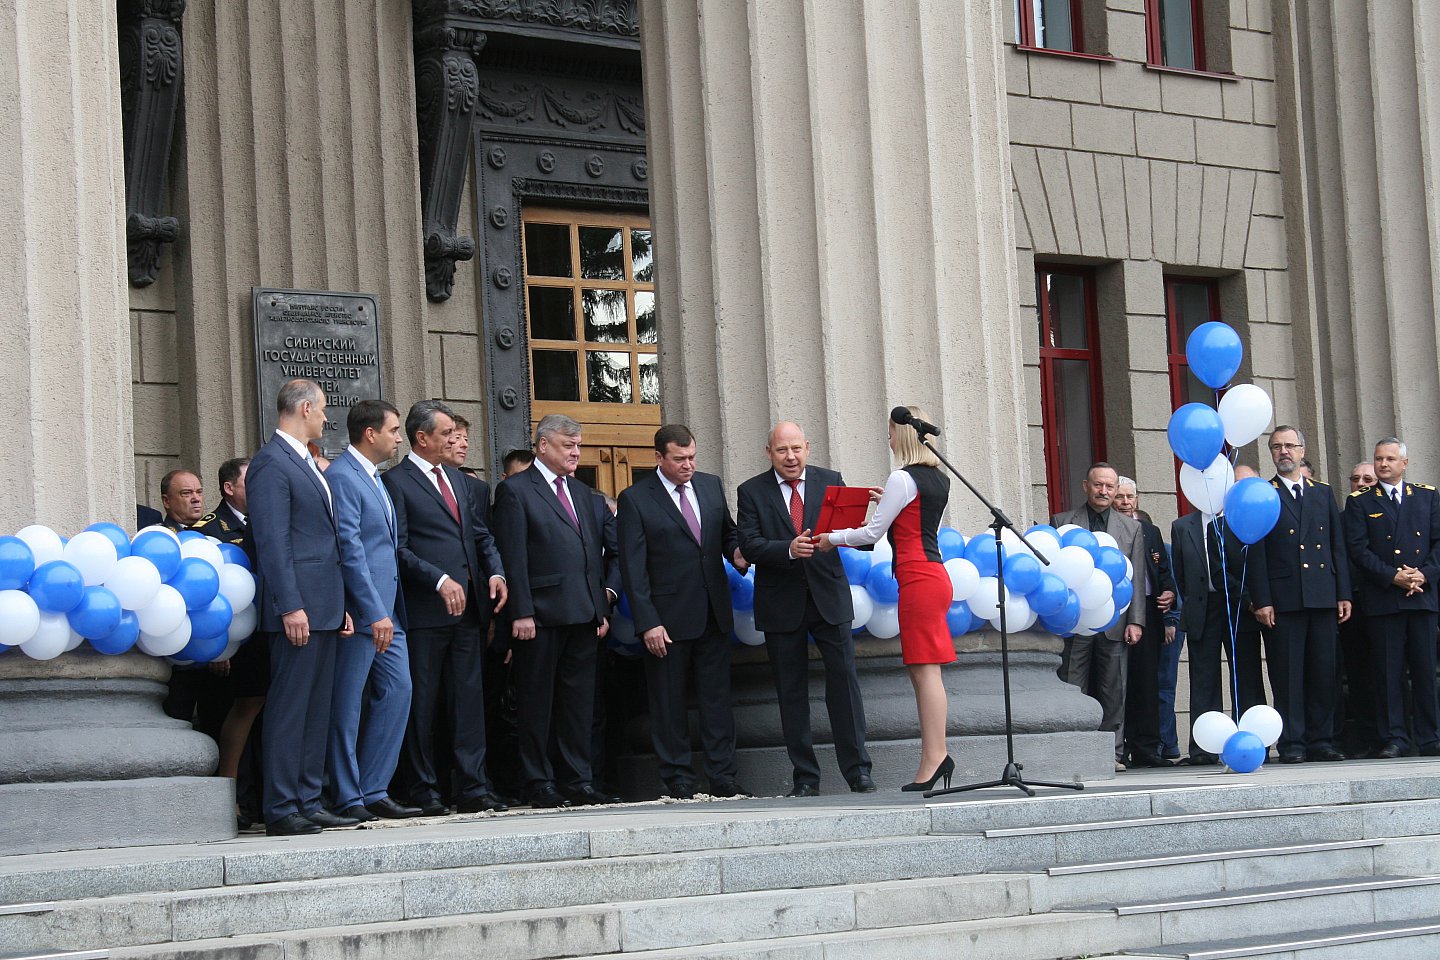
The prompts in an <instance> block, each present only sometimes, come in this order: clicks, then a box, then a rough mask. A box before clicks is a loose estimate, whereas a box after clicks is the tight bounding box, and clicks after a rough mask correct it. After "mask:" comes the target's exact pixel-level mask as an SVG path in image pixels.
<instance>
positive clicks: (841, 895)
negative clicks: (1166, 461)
mask: <svg viewBox="0 0 1440 960" xmlns="http://www.w3.org/2000/svg"><path fill="white" fill-rule="evenodd" d="M1312 769H1318V768H1312ZM1330 769H1332V770H1333V771H1334V773H1335V775H1339V776H1348V777H1350V778H1351V779H1342V780H1337V781H1324V780H1318V779H1314V778H1312V779H1310V780H1309V781H1296V782H1267V781H1265V780H1264V779H1263V778H1243V779H1242V778H1238V777H1233V778H1228V780H1227V781H1226V782H1225V783H1223V784H1215V783H1204V784H1201V785H1195V783H1196V781H1197V780H1198V779H1202V778H1198V777H1196V776H1195V775H1193V774H1190V775H1188V776H1187V775H1184V774H1182V773H1181V772H1180V771H1172V772H1170V773H1173V774H1175V775H1174V776H1172V777H1170V778H1169V781H1167V784H1165V785H1161V786H1159V787H1157V788H1155V789H1143V790H1142V789H1127V788H1126V787H1127V784H1126V782H1125V781H1121V782H1120V783H1119V784H1112V785H1110V787H1109V788H1108V789H1105V790H1103V791H1095V792H1089V791H1087V792H1086V793H1083V794H1064V795H1060V796H1042V797H1037V798H1034V799H1027V798H1024V797H1020V796H1018V795H1017V796H1014V797H1011V796H1008V795H1005V794H1000V795H995V794H994V793H993V792H990V793H987V794H986V795H982V796H975V795H968V796H966V797H965V799H962V800H958V801H955V802H941V801H940V800H938V799H937V800H936V801H932V802H931V803H930V804H928V805H927V804H925V803H924V802H923V801H921V802H904V801H900V800H898V799H897V798H896V796H895V795H891V796H888V797H885V796H876V797H866V798H859V799H857V800H843V801H842V800H841V799H840V798H835V799H834V800H831V799H829V798H821V799H820V800H818V801H783V802H782V801H745V802H738V803H709V804H694V805H676V806H671V807H661V808H648V809H633V808H623V807H622V808H608V809H605V810H588V811H580V812H574V813H559V814H544V815H522V816H505V817H483V818H477V819H473V820H468V821H465V820H459V819H457V818H452V819H451V820H447V821H444V822H443V823H436V824H432V825H407V826H403V827H386V828H381V829H372V830H364V831H346V832H338V833H329V832H327V833H326V834H323V835H321V836H318V837H307V838H298V839H292V840H286V841H280V840H266V839H263V838H241V839H239V840H236V841H232V842H227V843H217V844H208V845H203V846H189V847H176V848H127V849H121V850H112V851H99V852H89V853H85V854H44V855H30V856H16V857H3V858H0V957H46V958H54V957H72V958H76V960H79V958H90V957H95V958H101V957H107V958H115V960H119V958H138V957H163V958H186V960H201V958H205V960H212V958H213V960H280V958H285V960H293V958H301V957H303V958H306V960H331V958H334V960H341V958H347V960H348V958H363V960H370V958H376V960H391V958H394V960H401V958H406V960H408V958H414V960H449V958H467V960H468V958H472V957H485V958H505V960H541V958H577V960H578V958H600V957H606V958H611V960H613V958H614V957H615V956H616V955H619V954H623V955H625V956H626V957H634V958H645V960H681V958H686V960H692V958H711V957H714V958H722V957H723V958H753V960H812V958H813V960H842V958H844V960H848V958H856V960H860V958H864V960H885V958H890V957H896V958H902V957H903V958H905V960H912V958H913V957H915V956H917V955H921V954H926V953H930V954H932V955H935V956H940V957H949V956H957V957H958V956H963V957H966V958H986V957H996V958H1000V957H1005V958H1014V960H1056V958H1071V957H1102V956H1103V957H1110V956H1121V955H1124V956H1130V957H1151V958H1155V957H1185V958H1193V960H1221V958H1232V957H1264V958H1276V960H1279V958H1282V957H1283V958H1286V960H1329V958H1341V957H1343V958H1346V960H1365V958H1370V957H1376V958H1380V957H1383V958H1385V960H1405V958H1410V957H1426V958H1432V957H1436V956H1440V765H1433V766H1432V765H1430V764H1428V763H1418V762H1414V761H1412V762H1411V764H1410V765H1408V766H1407V765H1406V764H1404V763H1403V762H1399V763H1393V764H1360V763H1354V764H1345V765H1344V766H1343V767H1339V766H1337V767H1333V768H1330ZM1209 779H1210V780H1217V779H1219V778H1215V777H1212V778H1209ZM1169 784H1173V785H1169ZM947 799H948V798H947Z"/></svg>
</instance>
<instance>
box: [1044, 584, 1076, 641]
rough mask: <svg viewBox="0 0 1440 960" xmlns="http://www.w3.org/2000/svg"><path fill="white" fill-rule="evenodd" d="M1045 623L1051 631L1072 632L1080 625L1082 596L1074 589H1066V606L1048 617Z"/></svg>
mask: <svg viewBox="0 0 1440 960" xmlns="http://www.w3.org/2000/svg"><path fill="white" fill-rule="evenodd" d="M1045 625H1046V628H1047V629H1049V630H1050V632H1051V633H1059V634H1066V633H1070V632H1072V631H1073V630H1074V629H1075V628H1076V627H1077V626H1079V625H1080V597H1079V596H1077V595H1076V593H1075V591H1074V590H1066V591H1065V606H1063V607H1061V608H1060V612H1059V613H1052V614H1051V615H1050V616H1048V617H1046V618H1045Z"/></svg>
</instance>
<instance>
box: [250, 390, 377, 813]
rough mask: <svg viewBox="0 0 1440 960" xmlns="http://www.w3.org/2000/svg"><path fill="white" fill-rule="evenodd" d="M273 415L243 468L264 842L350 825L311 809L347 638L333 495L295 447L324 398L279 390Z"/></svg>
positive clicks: (317, 424)
mask: <svg viewBox="0 0 1440 960" xmlns="http://www.w3.org/2000/svg"><path fill="white" fill-rule="evenodd" d="M275 406H276V409H277V410H278V411H279V414H280V419H279V428H278V429H277V430H276V431H275V435H274V436H273V437H271V438H270V441H269V442H268V443H266V444H265V446H264V447H262V448H261V449H260V452H259V453H257V454H256V455H255V458H254V459H253V460H252V461H250V469H249V471H248V473H247V475H246V485H245V486H246V492H247V494H248V502H249V505H250V507H251V510H252V512H251V515H250V535H251V536H252V537H253V539H254V543H255V561H256V562H255V575H256V576H255V578H256V585H257V590H258V592H257V594H256V608H257V611H258V613H259V615H260V627H259V629H260V633H261V634H263V635H264V636H265V638H266V640H267V641H268V643H269V645H270V697H269V703H268V707H267V710H266V717H265V731H264V739H263V745H264V761H263V762H264V770H265V786H264V804H263V815H264V817H265V832H266V833H268V834H270V835H272V836H289V835H293V834H303V833H318V832H319V830H320V828H321V827H330V826H349V825H352V824H354V823H356V822H357V821H355V820H352V819H350V818H348V817H336V816H335V815H334V814H331V813H330V812H328V811H327V810H325V809H323V808H322V807H321V806H320V789H321V785H322V781H323V780H324V777H325V741H326V737H327V735H328V733H329V727H330V696H331V691H332V689H333V687H334V674H335V648H336V642H337V640H338V639H339V638H340V636H341V635H345V636H348V635H349V633H350V617H349V616H348V615H347V614H346V613H345V579H344V576H343V575H342V574H341V571H340V535H339V530H338V528H337V527H336V525H335V514H334V506H333V495H332V494H331V491H330V487H329V485H328V484H326V482H325V478H324V477H323V476H321V474H320V468H319V467H318V466H316V464H315V461H314V459H313V458H312V457H311V456H310V453H309V451H308V450H306V447H305V445H306V443H307V442H309V441H311V440H318V439H319V438H320V436H321V434H322V433H323V432H324V430H325V393H324V391H322V390H321V389H320V386H319V385H318V384H316V383H314V382H313V381H310V380H289V381H287V382H286V383H285V384H284V385H282V386H281V387H280V394H279V396H278V397H277V398H276V402H275ZM252 642H253V641H252Z"/></svg>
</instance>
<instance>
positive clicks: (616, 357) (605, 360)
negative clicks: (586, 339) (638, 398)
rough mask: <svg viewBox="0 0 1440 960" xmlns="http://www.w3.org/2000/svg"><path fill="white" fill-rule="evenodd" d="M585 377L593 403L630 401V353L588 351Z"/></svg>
mask: <svg viewBox="0 0 1440 960" xmlns="http://www.w3.org/2000/svg"><path fill="white" fill-rule="evenodd" d="M585 379H586V383H587V384H588V385H589V389H590V402H591V403H629V402H630V400H631V396H632V395H631V391H630V354H628V353H607V352H602V351H599V350H590V351H587V352H586V354H585Z"/></svg>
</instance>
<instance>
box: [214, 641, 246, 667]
mask: <svg viewBox="0 0 1440 960" xmlns="http://www.w3.org/2000/svg"><path fill="white" fill-rule="evenodd" d="M239 649H240V641H239V640H231V641H230V642H229V643H227V644H225V649H224V650H222V651H220V656H218V657H216V658H215V662H216V663H219V662H220V661H221V660H229V659H230V658H231V657H233V656H235V651H236V650H239Z"/></svg>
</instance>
